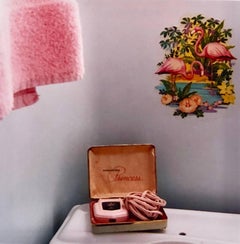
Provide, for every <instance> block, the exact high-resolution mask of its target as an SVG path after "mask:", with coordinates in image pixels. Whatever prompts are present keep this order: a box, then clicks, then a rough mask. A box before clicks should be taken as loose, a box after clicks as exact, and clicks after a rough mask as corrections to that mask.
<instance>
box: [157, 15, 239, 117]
mask: <svg viewBox="0 0 240 244" xmlns="http://www.w3.org/2000/svg"><path fill="white" fill-rule="evenodd" d="M180 23H181V26H182V28H181V29H180V28H178V27H176V26H172V27H166V28H164V30H163V31H162V32H161V33H160V37H161V40H160V43H159V44H160V46H161V48H162V49H163V50H164V51H165V58H164V60H163V61H161V62H160V63H159V64H158V66H159V67H158V69H157V70H156V72H155V73H156V74H157V75H159V76H160V77H161V79H160V84H159V85H158V86H156V89H157V90H158V91H159V94H160V96H161V103H162V104H163V105H167V106H169V107H171V108H173V109H174V112H173V115H175V116H181V117H182V118H185V117H187V116H188V115H196V116H197V117H203V116H204V114H205V113H216V112H218V110H219V109H227V108H228V106H230V105H232V104H234V101H235V98H236V97H235V91H234V84H233V82H232V73H233V68H232V67H233V64H234V60H235V59H236V57H234V55H233V54H232V50H231V49H233V48H234V46H231V45H230V44H229V43H228V42H229V39H230V38H231V37H232V29H226V28H225V27H224V24H225V23H224V21H220V20H217V19H214V18H208V19H206V18H205V17H204V16H203V15H201V14H199V15H197V16H193V17H184V18H182V20H181V22H180Z"/></svg>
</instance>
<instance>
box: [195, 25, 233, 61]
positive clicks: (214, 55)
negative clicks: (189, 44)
mask: <svg viewBox="0 0 240 244" xmlns="http://www.w3.org/2000/svg"><path fill="white" fill-rule="evenodd" d="M195 32H200V35H199V37H198V39H197V42H196V44H195V47H194V49H195V53H196V55H197V56H199V57H205V58H209V59H211V61H212V62H215V61H229V60H231V59H236V58H235V57H234V56H233V55H232V54H231V52H230V51H229V50H228V49H227V48H226V47H225V46H224V45H223V44H221V43H219V42H210V43H208V44H207V45H206V46H205V47H204V48H203V50H202V52H199V51H198V47H199V45H200V42H201V41H202V39H203V37H204V30H203V28H202V27H198V26H197V27H195V28H194V30H193V33H195Z"/></svg>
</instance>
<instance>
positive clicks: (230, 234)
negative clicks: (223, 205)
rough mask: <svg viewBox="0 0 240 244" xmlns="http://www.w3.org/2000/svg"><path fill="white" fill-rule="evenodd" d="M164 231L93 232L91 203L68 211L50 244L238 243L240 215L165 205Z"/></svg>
mask: <svg viewBox="0 0 240 244" xmlns="http://www.w3.org/2000/svg"><path fill="white" fill-rule="evenodd" d="M165 212H166V214H167V216H168V226H167V228H166V230H165V231H151V232H129V233H113V234H93V233H92V230H91V225H90V217H89V209H88V204H83V205H77V206H75V207H73V208H72V210H71V211H70V212H69V214H68V216H67V218H66V219H65V221H64V223H63V224H62V226H61V227H60V229H59V230H58V232H57V233H56V234H55V236H54V237H53V239H52V240H51V242H50V244H81V243H84V244H90V243H100V244H101V243H129V244H130V243H148V244H237V243H238V244H239V243H240V232H239V230H240V215H238V214H224V213H212V212H203V211H191V210H179V209H168V208H165Z"/></svg>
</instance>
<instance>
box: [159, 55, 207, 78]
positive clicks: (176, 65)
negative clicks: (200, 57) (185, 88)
mask: <svg viewBox="0 0 240 244" xmlns="http://www.w3.org/2000/svg"><path fill="white" fill-rule="evenodd" d="M195 64H197V65H199V67H200V71H201V76H202V75H203V74H204V68H203V65H202V64H201V63H200V62H199V61H193V62H192V63H191V70H190V72H189V73H187V69H186V65H185V63H184V62H183V60H182V59H180V58H168V59H167V60H166V61H165V62H164V63H163V64H162V65H161V66H160V67H159V69H158V70H157V71H156V72H155V74H158V75H160V74H171V80H172V81H175V80H176V76H177V75H182V76H184V77H185V78H186V79H187V80H191V79H192V78H193V76H194V72H193V66H194V65H195Z"/></svg>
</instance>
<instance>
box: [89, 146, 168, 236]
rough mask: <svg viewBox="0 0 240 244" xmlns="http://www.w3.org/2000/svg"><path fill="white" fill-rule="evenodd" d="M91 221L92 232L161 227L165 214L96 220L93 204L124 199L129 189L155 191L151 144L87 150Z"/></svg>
mask: <svg viewBox="0 0 240 244" xmlns="http://www.w3.org/2000/svg"><path fill="white" fill-rule="evenodd" d="M88 173H89V195H90V221H91V225H92V231H93V233H107V232H109V233H111V232H125V231H144V230H162V229H165V228H166V227H167V215H166V213H165V211H164V209H163V208H162V209H161V211H162V213H163V216H161V218H159V219H156V220H149V221H141V220H136V219H130V220H129V221H127V222H115V223H99V222H98V221H96V219H95V217H94V214H93V205H94V204H95V203H96V202H97V201H98V200H99V199H104V198H124V197H125V196H126V195H127V194H128V193H129V192H144V191H145V190H150V191H152V192H155V193H157V177H156V154H155V147H154V146H153V145H151V144H130V145H126V144H124V145H110V146H93V147H91V148H89V149H88Z"/></svg>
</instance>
